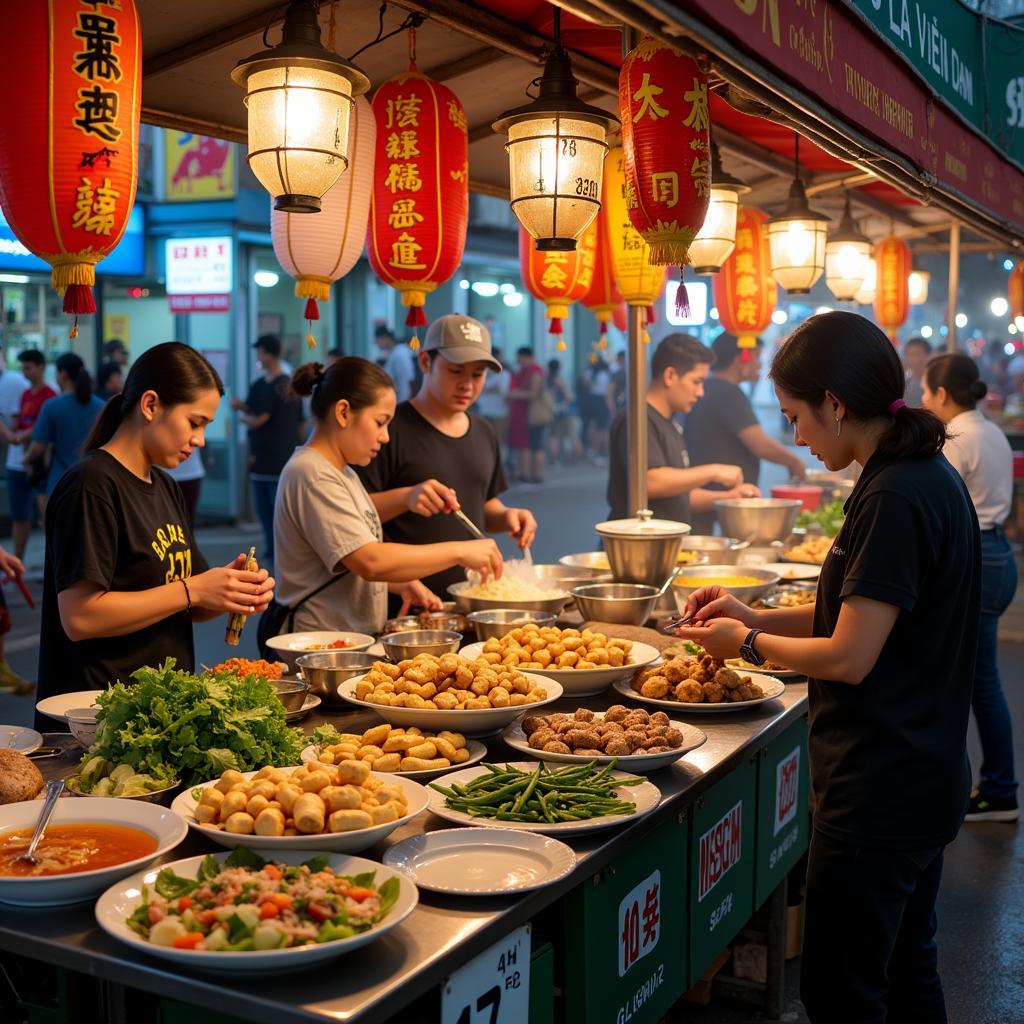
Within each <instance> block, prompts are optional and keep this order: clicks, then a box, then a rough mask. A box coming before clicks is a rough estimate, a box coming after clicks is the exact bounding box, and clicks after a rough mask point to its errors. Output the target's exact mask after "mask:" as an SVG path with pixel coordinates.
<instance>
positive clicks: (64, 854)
mask: <svg viewBox="0 0 1024 1024" xmlns="http://www.w3.org/2000/svg"><path fill="white" fill-rule="evenodd" d="M42 806H43V805H42V801H40V800H25V801H22V802H21V803H15V804H7V805H5V806H2V807H0V902H3V903H12V904H14V905H16V906H21V907H33V906H43V907H45V906H54V905H56V904H61V903H77V902H78V901H80V900H88V899H92V898H94V897H95V896H97V895H98V894H99V893H101V892H103V891H104V890H105V889H106V888H107V887H108V886H110V885H111V884H112V883H114V882H116V881H117V880H118V879H119V878H124V877H125V875H130V874H132V873H133V872H135V871H141V870H143V869H144V868H146V867H148V865H150V864H151V863H152V862H153V861H155V860H156V859H157V858H158V857H160V856H162V855H163V854H165V853H167V852H168V851H170V850H173V849H174V848H175V847H176V846H177V845H178V844H179V843H180V842H181V841H182V839H184V838H185V836H186V834H187V833H188V826H187V825H186V824H185V822H184V821H183V820H182V819H181V818H180V817H178V815H177V814H175V813H174V812H172V811H170V810H168V809H167V808H166V807H160V806H159V805H158V804H147V803H142V802H139V801H135V800H119V799H116V798H113V797H97V798H96V799H94V800H70V799H63V800H58V801H57V806H56V808H55V809H54V812H53V817H52V818H51V819H50V824H49V825H48V826H47V829H46V834H45V835H44V836H43V839H42V841H41V842H40V844H39V846H38V847H37V849H36V860H37V861H38V863H36V864H31V863H27V862H25V861H22V860H18V854H19V853H21V852H23V851H24V850H25V848H26V847H27V846H28V842H29V839H30V838H31V837H32V831H33V829H34V828H35V824H36V819H37V818H38V817H39V811H40V810H41V808H42Z"/></svg>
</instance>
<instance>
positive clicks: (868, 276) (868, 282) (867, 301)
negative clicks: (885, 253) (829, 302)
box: [853, 256, 878, 306]
mask: <svg viewBox="0 0 1024 1024" xmlns="http://www.w3.org/2000/svg"><path fill="white" fill-rule="evenodd" d="M877 290H878V263H877V262H876V261H875V257H874V256H869V257H868V260H867V262H866V263H865V264H864V283H863V284H862V285H861V286H860V288H858V289H857V294H856V295H854V297H853V301H854V302H856V303H858V304H859V305H861V306H870V305H871V304H872V303H873V302H874V301H875V292H876V291H877Z"/></svg>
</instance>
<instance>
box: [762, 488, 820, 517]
mask: <svg viewBox="0 0 1024 1024" xmlns="http://www.w3.org/2000/svg"><path fill="white" fill-rule="evenodd" d="M824 493H825V491H824V488H822V487H818V486H817V485H815V484H787V485H786V486H784V487H773V488H772V497H773V498H796V499H797V500H798V501H802V502H803V506H804V511H805V512H813V511H814V510H815V509H816V508H817V507H818V506H819V505H820V504H821V496H822V494H824Z"/></svg>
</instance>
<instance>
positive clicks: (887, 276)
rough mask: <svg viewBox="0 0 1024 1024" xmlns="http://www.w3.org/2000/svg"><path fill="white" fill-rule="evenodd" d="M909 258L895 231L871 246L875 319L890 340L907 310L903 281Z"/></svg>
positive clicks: (901, 323)
mask: <svg viewBox="0 0 1024 1024" xmlns="http://www.w3.org/2000/svg"><path fill="white" fill-rule="evenodd" d="M912 262H913V261H912V260H911V256H910V250H909V249H908V248H907V244H906V242H903V241H901V240H900V239H899V238H897V237H896V236H895V235H890V236H889V237H888V238H883V239H882V241H880V242H879V243H878V244H877V245H876V246H875V265H876V267H877V268H878V270H877V273H878V278H877V284H876V287H875V319H876V320H877V321H878V326H879V327H881V328H883V329H884V330H885V331H886V332H887V333H888V335H889V337H890V338H891V339H892V340H893V341H895V340H896V328H897V327H901V326H902V325H903V323H904V322H905V321H906V319H907V314H908V313H909V312H910V287H909V285H908V283H907V282H908V279H909V277H910V271H911V270H912V269H913V267H912Z"/></svg>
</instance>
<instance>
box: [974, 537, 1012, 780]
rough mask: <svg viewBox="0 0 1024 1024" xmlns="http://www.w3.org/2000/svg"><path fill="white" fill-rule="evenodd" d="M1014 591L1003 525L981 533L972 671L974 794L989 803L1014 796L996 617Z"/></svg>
mask: <svg viewBox="0 0 1024 1024" xmlns="http://www.w3.org/2000/svg"><path fill="white" fill-rule="evenodd" d="M1016 591H1017V563H1016V561H1015V560H1014V557H1013V551H1012V549H1011V548H1010V544H1009V542H1008V541H1007V539H1006V534H1005V533H1004V532H1003V529H1002V527H1001V526H997V527H995V528H994V529H991V530H984V531H982V534H981V627H980V632H979V635H978V657H977V660H976V662H975V666H974V696H973V698H972V701H971V704H972V707H973V708H974V720H975V722H977V724H978V735H979V736H980V738H981V772H980V778H979V781H978V789H979V790H980V791H981V795H982V796H984V797H987V798H988V799H989V800H1008V799H1010V798H1011V797H1014V796H1016V793H1017V779H1016V777H1015V776H1014V774H1013V727H1012V726H1011V724H1010V709H1009V708H1008V707H1007V706H1006V698H1005V697H1004V696H1003V687H1002V684H1001V683H1000V681H999V664H998V661H997V652H998V632H999V616H1000V615H1002V614H1003V612H1005V611H1006V609H1007V608H1008V607H1009V604H1010V602H1011V601H1012V600H1013V595H1014V594H1015V593H1016Z"/></svg>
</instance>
